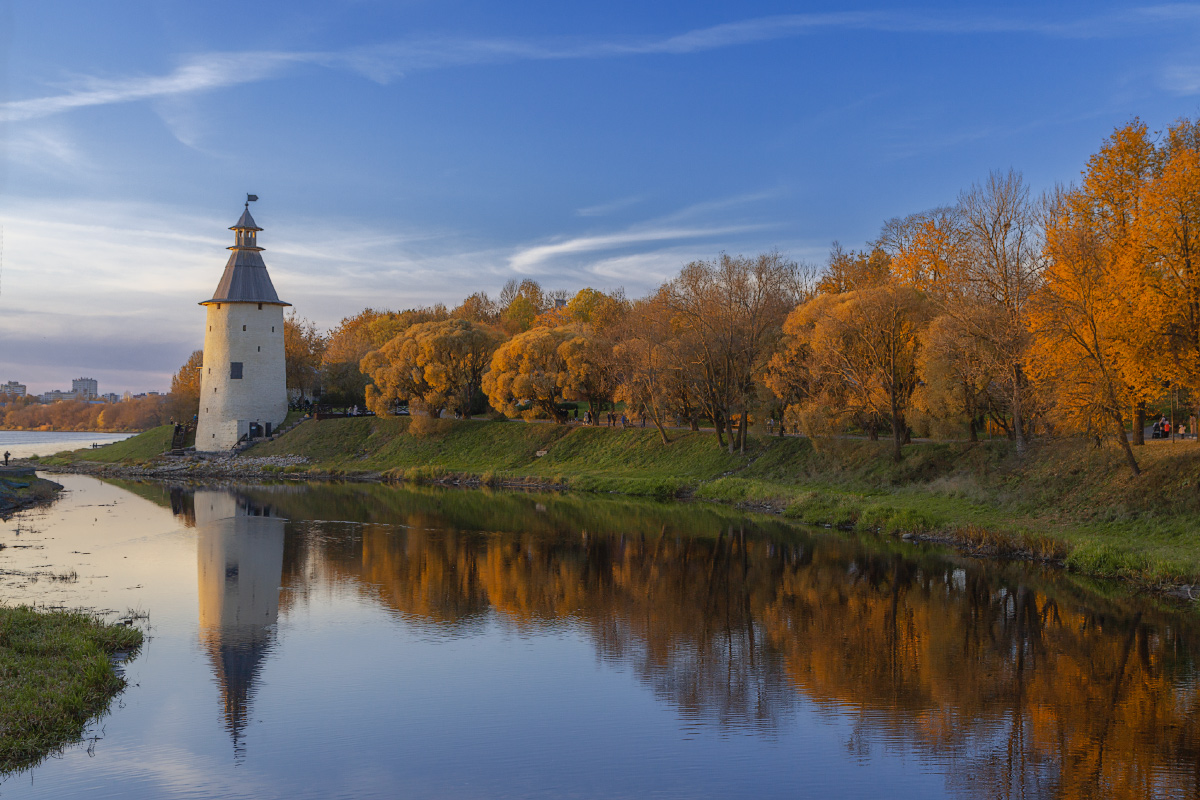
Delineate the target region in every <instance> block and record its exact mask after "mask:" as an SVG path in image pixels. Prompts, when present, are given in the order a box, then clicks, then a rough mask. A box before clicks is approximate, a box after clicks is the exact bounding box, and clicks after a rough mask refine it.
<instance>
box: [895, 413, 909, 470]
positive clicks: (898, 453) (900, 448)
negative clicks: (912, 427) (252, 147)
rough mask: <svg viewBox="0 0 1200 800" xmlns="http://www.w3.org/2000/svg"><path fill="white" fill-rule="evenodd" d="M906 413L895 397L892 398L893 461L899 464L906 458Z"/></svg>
mask: <svg viewBox="0 0 1200 800" xmlns="http://www.w3.org/2000/svg"><path fill="white" fill-rule="evenodd" d="M906 428H907V426H906V425H905V424H904V414H902V413H901V412H900V409H899V407H898V406H897V403H896V399H895V397H893V398H892V461H895V462H896V463H897V464H899V463H900V461H901V459H903V458H904V431H905V429H906Z"/></svg>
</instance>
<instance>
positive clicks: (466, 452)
mask: <svg viewBox="0 0 1200 800" xmlns="http://www.w3.org/2000/svg"><path fill="white" fill-rule="evenodd" d="M412 425H413V422H412V420H410V419H408V418H396V419H376V418H369V417H364V418H350V419H336V420H326V421H323V422H314V421H308V422H305V423H303V424H301V425H300V426H299V427H297V428H296V429H295V430H293V431H291V432H289V433H287V434H285V435H283V436H280V437H278V438H277V439H276V440H275V441H272V442H266V443H263V444H260V445H257V446H255V447H254V448H252V449H250V450H248V451H247V452H246V453H245V455H246V456H248V457H255V456H260V457H261V456H285V455H298V456H303V457H305V458H306V459H307V462H306V463H305V464H304V465H300V466H289V467H270V466H268V467H264V468H262V469H263V470H264V471H266V472H268V473H269V474H270V473H275V472H278V473H282V474H284V475H285V476H286V475H287V474H293V473H298V474H303V475H307V476H312V477H326V476H333V477H337V476H342V475H345V476H355V475H367V474H370V475H379V476H382V477H384V478H391V479H403V480H407V481H414V482H422V481H425V482H428V481H437V480H444V479H447V478H459V479H463V478H466V479H471V480H479V481H481V482H484V483H490V484H507V483H521V482H528V483H538V484H552V485H556V486H561V487H564V488H571V489H577V490H584V491H595V492H617V493H622V494H630V495H643V496H654V497H671V496H696V497H699V498H703V499H708V500H714V501H720V502H728V503H738V504H750V505H753V506H755V507H759V508H763V509H767V510H773V511H776V512H779V513H782V514H784V515H786V516H789V517H791V518H794V519H797V520H799V521H802V522H805V523H810V524H815V525H832V526H837V527H842V528H848V529H858V530H871V531H881V532H885V533H895V534H904V533H915V534H922V535H932V536H935V537H938V538H945V539H948V540H951V541H954V542H956V543H958V544H960V545H963V546H965V547H967V548H968V549H972V550H978V551H981V552H988V553H1001V554H1005V553H1008V554H1015V553H1020V554H1027V555H1034V556H1038V557H1043V558H1048V559H1053V560H1061V561H1064V562H1065V563H1066V564H1067V566H1069V567H1071V568H1073V569H1076V570H1078V571H1080V572H1086V573H1089V574H1096V575H1105V576H1121V577H1131V578H1136V579H1138V580H1142V581H1146V582H1151V583H1196V582H1200V445H1196V444H1195V443H1189V444H1183V443H1174V444H1172V443H1169V442H1163V443H1157V442H1156V443H1153V444H1148V445H1147V446H1146V447H1143V448H1139V449H1138V455H1139V459H1140V460H1141V462H1142V464H1143V467H1144V474H1143V476H1142V477H1140V478H1133V477H1132V476H1130V475H1129V474H1128V469H1127V468H1126V467H1125V466H1124V464H1123V462H1122V460H1121V457H1120V454H1119V453H1117V452H1116V451H1115V450H1109V449H1104V448H1095V447H1093V446H1091V445H1089V444H1088V443H1085V442H1082V441H1056V442H1047V443H1042V444H1039V445H1035V446H1034V447H1033V448H1032V449H1031V451H1030V452H1029V453H1028V454H1027V455H1026V456H1025V457H1024V458H1018V457H1017V456H1016V454H1015V453H1014V452H1012V449H1011V447H1010V445H1009V443H1008V442H1007V441H990V442H979V443H975V444H970V443H966V442H958V443H934V442H924V443H917V444H913V445H911V446H909V447H906V448H905V458H904V460H903V461H902V462H900V463H898V464H897V463H894V462H893V461H892V460H891V458H890V453H889V445H888V444H887V443H885V442H869V441H865V440H858V439H827V440H810V439H800V438H785V439H779V438H758V439H752V440H751V441H750V443H749V446H748V447H747V452H746V453H745V454H730V453H727V452H725V451H724V450H722V449H720V448H718V447H717V444H716V440H715V437H714V436H713V435H712V434H711V433H693V432H688V431H673V432H672V441H671V443H670V444H668V445H663V444H662V443H661V442H659V441H658V435H657V432H656V431H654V430H653V429H652V428H648V429H641V428H636V429H629V430H620V429H611V428H583V427H578V426H574V427H566V426H559V425H549V424H525V423H520V422H482V421H469V422H452V421H438V422H436V423H431V421H429V420H421V421H418V423H417V428H416V429H413V428H412ZM422 428H423V429H424V430H421V429H422ZM158 436H160V434H159V433H158V432H157V431H150V432H148V433H146V434H143V435H142V436H140V437H135V438H134V439H130V440H128V441H127V442H122V443H120V445H110V446H109V447H106V448H103V450H104V451H105V453H104V455H105V458H106V460H110V461H113V462H117V463H121V462H124V463H131V461H139V460H142V459H144V454H145V451H148V450H153V449H155V448H158V451H159V452H161V451H162V449H165V446H160V445H161V444H162V443H161V442H159V441H158V439H157V438H153V437H158ZM121 445H123V446H124V449H123V451H116V450H111V449H110V448H116V447H118V446H121ZM122 452H127V453H129V455H126V456H122ZM81 460H94V457H93V455H92V453H91V451H86V450H85V451H79V452H77V453H75V454H72V455H71V456H69V457H63V458H61V459H60V461H61V463H64V464H66V463H70V462H72V461H74V462H76V463H78V462H79V461H81Z"/></svg>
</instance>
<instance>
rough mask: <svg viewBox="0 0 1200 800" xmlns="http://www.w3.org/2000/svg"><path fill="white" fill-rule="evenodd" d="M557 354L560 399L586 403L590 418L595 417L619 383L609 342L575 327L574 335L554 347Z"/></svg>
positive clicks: (594, 333)
mask: <svg viewBox="0 0 1200 800" xmlns="http://www.w3.org/2000/svg"><path fill="white" fill-rule="evenodd" d="M558 355H559V357H560V358H561V359H562V373H561V376H560V378H559V387H560V388H561V389H562V395H563V398H564V399H565V400H584V401H586V402H587V404H588V409H589V410H590V411H591V412H592V418H593V419H596V418H598V417H599V414H600V407H601V406H602V405H604V404H605V403H611V402H612V399H613V392H615V391H616V389H617V385H618V383H619V379H618V373H617V365H616V364H615V363H614V361H613V342H612V340H611V339H609V338H608V337H607V336H604V335H602V334H599V333H596V332H595V331H593V330H591V329H590V327H581V328H576V329H575V330H574V335H572V336H570V338H568V339H567V340H566V341H564V342H563V343H562V344H560V345H559V346H558Z"/></svg>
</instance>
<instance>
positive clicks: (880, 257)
mask: <svg viewBox="0 0 1200 800" xmlns="http://www.w3.org/2000/svg"><path fill="white" fill-rule="evenodd" d="M890 271H891V257H890V256H889V255H888V254H887V252H886V251H884V250H883V249H882V248H879V247H873V248H871V249H870V250H869V251H865V250H864V251H859V250H845V249H843V247H842V245H841V243H840V242H834V243H833V247H832V248H831V249H830V251H829V262H828V264H827V266H826V268H825V274H824V275H822V276H821V279H820V281H818V282H817V285H816V291H817V292H819V293H821V294H841V293H842V292H852V291H854V290H855V289H866V288H867V287H870V286H878V285H879V284H881V283H883V282H885V281H886V280H887V279H888V275H889V274H890Z"/></svg>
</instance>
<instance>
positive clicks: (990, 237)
mask: <svg viewBox="0 0 1200 800" xmlns="http://www.w3.org/2000/svg"><path fill="white" fill-rule="evenodd" d="M958 209H959V214H960V218H961V220H962V227H963V230H962V235H963V247H964V249H965V253H964V262H963V263H964V272H965V274H964V276H963V280H964V282H965V284H966V289H967V291H969V295H970V296H969V299H967V300H965V301H964V302H963V303H962V304H961V305H959V306H957V307H958V308H962V309H968V308H969V307H970V304H971V303H986V304H989V305H991V306H992V307H994V308H996V309H998V310H999V311H1000V313H1001V316H1000V321H1001V322H1002V323H1003V324H1002V325H999V326H992V325H989V326H988V327H980V328H977V329H974V330H972V333H973V334H974V335H976V336H979V337H981V338H982V339H984V341H985V343H986V344H987V352H988V353H990V354H991V356H992V358H994V359H995V364H994V366H995V367H996V370H995V374H996V378H997V381H999V382H1001V383H1002V385H1003V387H1004V389H1003V391H1004V395H1005V400H1006V401H1007V405H1008V411H1009V414H1010V415H1011V416H1012V431H1013V437H1014V439H1015V440H1016V446H1017V452H1019V453H1024V452H1025V449H1026V441H1027V438H1028V430H1029V420H1028V418H1027V413H1028V412H1029V411H1031V410H1032V403H1031V398H1030V394H1029V390H1028V378H1027V377H1026V374H1025V364H1026V355H1027V353H1026V351H1027V349H1028V346H1029V337H1030V334H1029V302H1030V299H1031V298H1032V297H1033V295H1034V294H1035V292H1037V290H1038V288H1039V286H1040V283H1041V249H1042V245H1041V240H1040V230H1039V221H1040V220H1039V217H1038V214H1037V212H1036V209H1035V208H1034V205H1033V203H1032V201H1031V199H1030V197H1029V188H1028V187H1027V186H1026V185H1025V182H1024V179H1023V178H1022V177H1021V175H1020V173H1018V172H1015V171H1013V170H1009V171H1008V172H993V173H991V174H990V175H988V177H987V179H986V180H985V181H984V182H983V183H982V184H976V185H974V186H972V187H971V188H970V189H968V190H967V191H965V192H963V193H962V194H961V195H960V196H959V200H958ZM948 310H949V311H950V313H959V316H960V319H961V320H962V321H963V322H964V324H972V323H973V321H974V320H977V319H981V318H982V319H987V320H988V321H989V322H991V321H992V318H991V317H987V316H984V317H980V315H977V314H974V313H960V312H958V311H956V307H955V306H951V307H950V308H949V309H948ZM1027 406H1028V407H1027Z"/></svg>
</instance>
